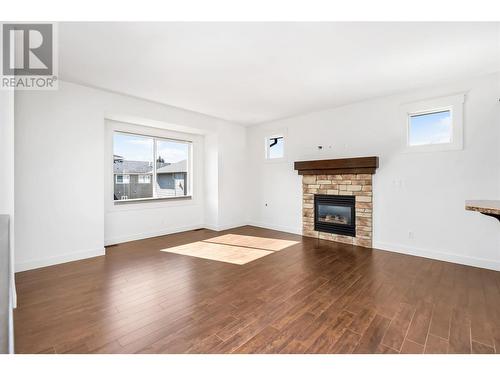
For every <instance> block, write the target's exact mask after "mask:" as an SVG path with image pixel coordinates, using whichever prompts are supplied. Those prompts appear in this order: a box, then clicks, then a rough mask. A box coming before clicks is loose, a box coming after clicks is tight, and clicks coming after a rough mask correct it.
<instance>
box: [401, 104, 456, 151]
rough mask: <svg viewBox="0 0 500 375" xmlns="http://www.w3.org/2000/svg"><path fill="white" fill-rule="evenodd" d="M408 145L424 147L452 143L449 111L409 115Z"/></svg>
mask: <svg viewBox="0 0 500 375" xmlns="http://www.w3.org/2000/svg"><path fill="white" fill-rule="evenodd" d="M408 127H409V129H408V145H409V146H424V145H437V144H446V143H451V142H452V138H453V137H452V136H453V132H452V120H451V110H450V109H447V110H442V111H436V112H426V113H417V114H410V115H409V118H408Z"/></svg>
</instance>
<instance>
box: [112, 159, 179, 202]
mask: <svg viewBox="0 0 500 375" xmlns="http://www.w3.org/2000/svg"><path fill="white" fill-rule="evenodd" d="M113 158H114V162H113V183H114V200H126V199H140V198H151V197H153V187H154V189H155V191H156V195H155V196H157V197H176V196H183V195H187V161H186V160H182V161H180V162H177V163H165V162H159V163H157V170H156V173H157V178H156V181H153V180H154V179H153V165H152V163H151V162H147V161H134V160H124V158H123V157H122V156H120V155H114V156H113Z"/></svg>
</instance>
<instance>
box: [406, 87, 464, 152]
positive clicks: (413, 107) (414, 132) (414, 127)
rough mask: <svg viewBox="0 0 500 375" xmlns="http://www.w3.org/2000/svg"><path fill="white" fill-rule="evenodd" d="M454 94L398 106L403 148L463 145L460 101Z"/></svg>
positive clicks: (461, 97)
mask: <svg viewBox="0 0 500 375" xmlns="http://www.w3.org/2000/svg"><path fill="white" fill-rule="evenodd" d="M464 101H465V94H456V95H453V96H446V97H440V98H434V99H428V100H424V101H420V102H414V103H408V104H404V105H402V106H401V115H402V116H404V117H402V118H401V119H402V120H403V121H402V122H401V125H404V129H405V138H404V142H405V145H404V146H405V151H406V152H433V151H451V150H461V149H462V148H463V103H464Z"/></svg>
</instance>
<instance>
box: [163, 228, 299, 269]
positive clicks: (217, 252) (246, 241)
mask: <svg viewBox="0 0 500 375" xmlns="http://www.w3.org/2000/svg"><path fill="white" fill-rule="evenodd" d="M297 243H298V242H297V241H289V240H280V239H275V238H265V237H254V236H243V235H239V234H226V235H223V236H219V237H213V238H209V239H207V240H204V241H197V242H193V243H189V244H185V245H180V246H175V247H171V248H168V249H163V250H161V251H163V252H166V253H173V254H179V255H187V256H192V257H196V258H203V259H210V260H215V261H219V262H226V263H232V264H238V265H243V264H246V263H249V262H251V261H254V260H256V259H259V258H262V257H264V256H266V255H269V254H272V253H273V252H275V251H280V250H283V249H285V248H287V247H289V246H292V245H295V244H297Z"/></svg>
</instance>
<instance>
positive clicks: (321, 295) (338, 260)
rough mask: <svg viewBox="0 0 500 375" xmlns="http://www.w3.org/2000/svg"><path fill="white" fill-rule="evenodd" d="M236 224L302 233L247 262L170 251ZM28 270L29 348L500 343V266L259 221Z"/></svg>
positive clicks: (24, 310) (216, 349) (415, 348)
mask: <svg viewBox="0 0 500 375" xmlns="http://www.w3.org/2000/svg"><path fill="white" fill-rule="evenodd" d="M227 233H233V234H242V235H250V236H258V237H263V238H274V239H285V240H292V241H298V244H296V245H293V246H290V247H287V248H285V249H283V250H281V251H277V252H274V253H272V254H270V255H267V256H265V257H262V258H259V259H257V260H255V261H253V262H250V263H247V264H245V265H236V264H230V263H223V262H218V261H212V260H207V259H200V258H195V257H189V256H184V255H178V254H173V253H168V252H162V251H160V250H162V249H165V248H168V247H173V246H179V245H184V244H187V243H190V242H195V241H200V240H206V239H209V238H213V237H216V236H220V235H221V234H227ZM247 245H248V244H247ZM16 281H17V288H18V289H17V290H18V308H17V310H16V311H15V340H16V342H15V346H16V352H17V353H495V352H499V351H500V272H494V271H488V270H483V269H479V268H473V267H467V266H461V265H456V264H451V263H445V262H439V261H434V260H429V259H424V258H418V257H412V256H406V255H401V254H395V253H390V252H384V251H379V250H369V249H365V248H360V247H354V246H350V245H343V244H339V243H334V242H328V241H319V242H318V241H317V240H315V239H312V238H306V237H301V236H296V235H291V234H286V233H282V232H276V231H272V230H266V229H261V228H255V227H241V228H236V229H233V230H230V231H225V232H213V231H209V230H200V231H191V232H185V233H179V234H174V235H169V236H163V237H156V238H151V239H147V240H141V241H135V242H129V243H125V244H121V245H117V246H113V247H109V248H108V249H107V251H106V256H104V257H98V258H92V259H87V260H83V261H77V262H71V263H66V264H61V265H57V266H52V267H46V268H42V269H38V270H32V271H26V272H21V273H18V274H16Z"/></svg>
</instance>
